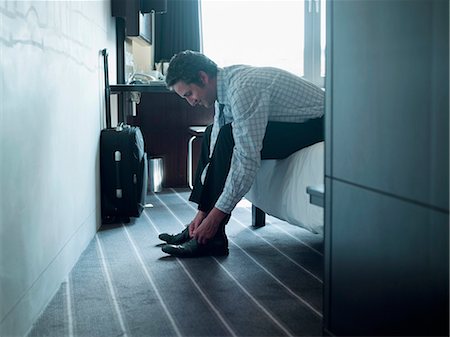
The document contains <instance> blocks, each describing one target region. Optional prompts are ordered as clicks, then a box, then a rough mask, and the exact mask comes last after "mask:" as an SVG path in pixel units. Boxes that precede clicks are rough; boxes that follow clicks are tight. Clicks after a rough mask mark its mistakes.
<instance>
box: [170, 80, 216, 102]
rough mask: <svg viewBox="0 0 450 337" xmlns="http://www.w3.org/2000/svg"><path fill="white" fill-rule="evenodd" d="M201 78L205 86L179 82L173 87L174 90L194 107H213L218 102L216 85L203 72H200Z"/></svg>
mask: <svg viewBox="0 0 450 337" xmlns="http://www.w3.org/2000/svg"><path fill="white" fill-rule="evenodd" d="M200 78H201V79H202V81H203V86H199V85H197V84H194V83H191V84H186V83H185V82H183V81H179V82H177V83H175V84H174V85H173V87H172V89H173V90H174V91H175V92H176V93H177V94H178V95H179V96H181V97H182V98H184V99H186V100H187V101H188V102H189V104H190V105H192V106H196V105H201V106H204V107H205V108H209V107H212V106H214V102H215V100H216V83H215V81H211V79H210V78H209V76H208V75H207V74H205V73H203V72H200Z"/></svg>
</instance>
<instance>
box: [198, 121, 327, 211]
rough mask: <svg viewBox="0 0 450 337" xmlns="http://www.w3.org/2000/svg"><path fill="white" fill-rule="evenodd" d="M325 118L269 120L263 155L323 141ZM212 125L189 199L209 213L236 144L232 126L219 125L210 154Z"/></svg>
mask: <svg viewBox="0 0 450 337" xmlns="http://www.w3.org/2000/svg"><path fill="white" fill-rule="evenodd" d="M323 119H324V118H323V117H321V118H317V119H311V120H309V121H307V122H305V123H285V122H269V123H268V124H267V128H266V134H265V136H264V140H263V147H262V150H261V159H262V160H264V159H283V158H286V157H288V156H290V155H291V154H293V153H294V152H296V151H298V150H300V149H302V148H305V147H307V146H310V145H312V144H315V143H317V142H320V141H323V139H324V121H323ZM211 129H212V125H210V126H208V127H207V128H206V131H205V133H204V135H203V143H202V151H201V154H200V158H199V162H198V165H197V171H196V173H195V179H194V188H193V190H192V193H191V195H190V197H189V200H190V201H193V202H195V203H196V204H198V209H199V210H201V211H204V212H207V213H209V211H211V209H212V208H213V207H214V205H215V203H216V201H217V199H218V198H219V197H220V195H221V194H222V191H223V187H224V185H225V181H226V179H227V176H228V171H229V170H230V164H231V157H232V154H233V148H234V139H233V133H232V127H231V124H226V125H224V126H223V127H222V128H221V129H220V132H219V135H218V137H217V141H216V145H215V147H214V151H213V154H212V156H211V158H209V144H210V139H211ZM208 163H209V168H208V172H207V174H206V177H205V181H204V184H202V183H201V175H202V172H203V169H204V168H205V166H206V165H207V164H208Z"/></svg>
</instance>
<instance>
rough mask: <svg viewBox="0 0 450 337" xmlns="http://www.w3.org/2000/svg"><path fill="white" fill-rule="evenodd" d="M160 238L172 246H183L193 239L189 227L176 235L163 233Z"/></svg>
mask: <svg viewBox="0 0 450 337" xmlns="http://www.w3.org/2000/svg"><path fill="white" fill-rule="evenodd" d="M158 237H159V239H160V240H163V241H166V242H167V243H168V244H171V245H181V244H183V243H185V242H188V241H189V240H190V239H191V237H190V236H189V226H187V227H186V228H185V229H184V230H183V231H182V232H181V233H178V234H175V235H171V234H167V233H161V234H159V236H158Z"/></svg>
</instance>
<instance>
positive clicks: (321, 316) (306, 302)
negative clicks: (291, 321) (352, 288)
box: [174, 191, 323, 318]
mask: <svg viewBox="0 0 450 337" xmlns="http://www.w3.org/2000/svg"><path fill="white" fill-rule="evenodd" d="M174 192H175V194H176V195H177V196H178V197H179V198H180V199H182V200H183V201H184V202H185V203H186V204H187V205H188V206H189V207H191V208H192V209H194V210H195V208H194V207H193V206H192V205H191V204H189V202H188V201H187V200H186V199H184V198H183V197H181V196H180V194H179V193H178V192H176V191H174ZM234 220H235V221H236V222H238V223H239V224H240V225H241V226H243V227H244V228H245V229H248V228H247V226H245V225H244V224H243V223H242V222H241V221H239V220H237V219H234ZM252 233H254V232H253V231H252ZM255 235H257V236H258V237H259V238H261V239H262V240H264V241H265V242H266V243H267V244H269V245H270V246H271V247H273V248H275V249H276V250H277V251H278V252H279V253H280V254H281V255H283V256H284V257H286V258H288V259H289V261H291V262H293V263H294V264H295V265H297V266H299V267H301V269H302V270H304V271H306V272H307V273H308V274H309V275H311V276H313V277H314V278H315V279H316V280H317V281H319V282H320V283H321V284H322V283H323V282H322V280H321V279H319V278H318V277H317V276H315V275H314V274H312V273H311V272H310V271H308V270H306V269H305V268H304V267H303V266H301V265H300V264H298V263H297V262H296V261H294V260H292V259H291V258H290V257H289V256H287V255H286V254H284V253H283V252H282V251H280V250H279V249H278V248H277V247H275V246H274V245H272V244H271V243H270V242H268V241H267V240H266V239H264V238H263V237H261V236H260V235H259V234H256V233H255ZM229 241H230V242H232V243H233V245H235V246H236V247H237V248H239V249H240V250H241V251H242V252H243V253H244V254H245V255H247V256H248V257H249V258H250V259H251V260H252V261H253V262H254V263H255V264H256V265H258V266H259V267H260V268H261V269H263V270H264V271H265V272H266V273H267V274H268V275H269V276H270V277H272V278H273V279H274V280H275V281H276V282H277V283H278V284H279V285H281V286H282V287H283V288H284V289H286V291H288V292H289V294H291V295H292V296H294V297H295V298H296V299H297V300H299V301H300V302H302V303H303V304H304V305H305V306H306V307H308V308H309V309H310V310H311V311H312V312H314V313H315V314H316V315H317V316H319V317H320V318H323V315H322V313H321V312H320V311H319V310H317V309H316V308H314V307H313V306H312V305H311V304H310V303H308V301H306V300H305V299H304V298H302V297H301V296H300V295H298V294H296V293H295V292H294V291H293V290H292V289H291V288H289V287H288V286H287V285H286V284H284V283H283V282H282V281H281V280H280V279H279V278H278V277H276V276H275V275H274V274H272V273H271V272H270V271H269V270H268V269H267V268H266V267H264V266H263V265H262V264H261V263H259V262H258V261H257V260H256V259H255V258H254V257H252V256H251V255H250V254H249V253H248V252H247V251H246V250H245V249H243V248H242V247H241V246H239V245H238V244H237V243H236V242H234V241H233V240H231V239H229Z"/></svg>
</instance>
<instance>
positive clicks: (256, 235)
mask: <svg viewBox="0 0 450 337" xmlns="http://www.w3.org/2000/svg"><path fill="white" fill-rule="evenodd" d="M188 196H189V190H187V189H166V190H164V191H163V192H161V193H157V194H149V195H148V197H147V202H148V206H149V207H148V208H146V209H145V210H144V212H143V214H142V215H141V216H140V218H137V219H134V220H132V222H131V223H129V224H125V225H124V224H118V225H108V226H102V228H101V229H100V231H99V232H98V233H97V235H96V236H95V238H94V239H93V240H92V242H91V243H90V245H89V246H88V248H87V249H86V251H85V252H84V253H83V254H82V256H81V257H80V259H79V261H78V263H77V264H76V265H75V267H74V268H73V270H72V272H71V273H70V275H69V276H68V278H67V280H66V281H65V282H64V283H62V284H61V287H60V289H59V291H58V292H57V293H56V295H55V296H54V298H53V299H52V300H51V302H50V303H49V305H48V306H47V308H46V309H45V311H44V312H43V313H42V315H41V317H40V318H39V319H38V320H37V322H36V323H35V324H34V327H33V329H32V330H31V332H30V334H29V336H58V337H61V336H89V337H90V336H109V337H110V336H320V335H322V285H323V283H322V279H323V278H322V277H323V276H322V275H323V242H322V237H321V236H320V235H316V234H312V233H310V232H308V231H306V230H303V229H301V228H299V227H296V226H292V225H289V224H287V223H285V222H283V221H280V220H277V219H275V218H272V217H268V219H267V225H266V226H264V227H262V228H259V229H253V228H252V227H251V226H250V224H251V205H250V204H249V203H248V202H246V201H245V200H244V201H242V202H241V203H240V204H239V205H238V207H237V208H236V209H235V211H234V212H233V216H232V219H231V221H230V222H229V223H228V225H227V228H226V230H227V235H228V238H229V241H230V246H229V248H230V255H229V256H228V257H220V258H217V257H202V258H191V259H179V258H173V257H170V256H167V255H166V254H164V253H163V252H162V251H161V249H160V246H161V241H160V240H159V239H158V233H161V232H169V233H176V232H179V231H181V230H182V229H183V228H184V226H185V225H186V224H187V223H188V222H189V221H190V220H191V219H192V218H193V216H194V215H195V212H196V208H195V205H194V204H192V203H190V202H189V201H187V199H188ZM150 206H152V207H150Z"/></svg>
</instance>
